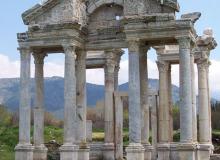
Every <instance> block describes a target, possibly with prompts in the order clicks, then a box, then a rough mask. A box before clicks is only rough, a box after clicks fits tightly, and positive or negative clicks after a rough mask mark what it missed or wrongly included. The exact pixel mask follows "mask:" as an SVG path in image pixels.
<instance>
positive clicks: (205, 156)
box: [197, 144, 214, 160]
mask: <svg viewBox="0 0 220 160" xmlns="http://www.w3.org/2000/svg"><path fill="white" fill-rule="evenodd" d="M213 149H214V146H213V145H212V144H198V145H197V160H209V159H210V157H211V154H212V151H213Z"/></svg>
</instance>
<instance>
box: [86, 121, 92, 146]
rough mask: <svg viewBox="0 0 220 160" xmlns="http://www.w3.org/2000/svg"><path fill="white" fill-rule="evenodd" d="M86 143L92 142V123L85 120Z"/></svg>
mask: <svg viewBox="0 0 220 160" xmlns="http://www.w3.org/2000/svg"><path fill="white" fill-rule="evenodd" d="M86 137H87V139H86V141H87V142H92V121H91V120H87V121H86Z"/></svg>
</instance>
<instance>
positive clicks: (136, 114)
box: [126, 41, 145, 160]
mask: <svg viewBox="0 0 220 160" xmlns="http://www.w3.org/2000/svg"><path fill="white" fill-rule="evenodd" d="M139 45H140V43H139V42H138V41H129V141H130V144H129V146H128V147H127V148H126V152H127V160H144V150H145V149H144V147H143V146H142V145H141V104H140V70H139V69H140V68H139V53H140V52H139V51H140V48H139V47H140V46H139Z"/></svg>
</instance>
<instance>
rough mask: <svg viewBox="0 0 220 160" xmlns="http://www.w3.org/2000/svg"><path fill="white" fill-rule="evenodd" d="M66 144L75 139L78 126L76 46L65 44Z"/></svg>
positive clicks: (71, 142)
mask: <svg viewBox="0 0 220 160" xmlns="http://www.w3.org/2000/svg"><path fill="white" fill-rule="evenodd" d="M64 50H65V75H64V145H65V144H70V145H72V144H73V142H74V141H75V133H76V131H75V128H76V76H75V56H76V53H75V46H64Z"/></svg>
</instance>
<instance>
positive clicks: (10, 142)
mask: <svg viewBox="0 0 220 160" xmlns="http://www.w3.org/2000/svg"><path fill="white" fill-rule="evenodd" d="M213 136H216V137H220V131H219V130H213ZM92 137H93V141H98V142H103V141H104V130H103V129H95V130H93V134H92ZM44 138H45V143H48V142H50V141H51V140H55V141H56V142H57V143H59V144H62V143H63V129H61V128H57V127H53V126H46V127H45V129H44ZM179 138H180V134H179V132H178V131H176V132H175V134H174V141H176V142H178V141H179ZM31 140H32V142H33V128H32V129H31ZM150 140H151V139H150ZM123 141H124V145H125V146H126V145H128V143H129V136H128V129H124V133H123ZM17 143H18V128H17V127H3V126H0V160H14V148H15V146H16V144H17Z"/></svg>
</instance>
